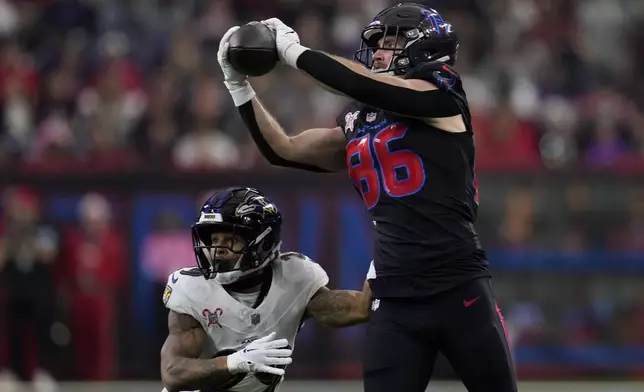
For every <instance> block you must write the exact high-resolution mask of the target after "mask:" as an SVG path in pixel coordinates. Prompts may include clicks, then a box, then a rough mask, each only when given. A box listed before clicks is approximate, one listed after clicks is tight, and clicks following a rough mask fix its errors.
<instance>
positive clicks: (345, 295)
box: [307, 290, 369, 328]
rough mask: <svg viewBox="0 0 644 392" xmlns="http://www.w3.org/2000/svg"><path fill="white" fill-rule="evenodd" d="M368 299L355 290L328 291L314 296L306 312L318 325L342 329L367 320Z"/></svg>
mask: <svg viewBox="0 0 644 392" xmlns="http://www.w3.org/2000/svg"><path fill="white" fill-rule="evenodd" d="M368 302H369V298H367V296H366V295H365V293H363V292H360V291H355V290H330V291H326V292H323V293H320V294H319V295H317V296H315V297H314V298H313V299H312V300H311V303H310V304H309V306H308V308H307V311H308V312H309V315H310V316H311V317H313V318H314V319H315V320H316V321H317V322H318V323H320V324H322V325H324V326H326V327H329V328H342V327H348V326H352V325H356V324H361V323H364V322H366V321H367V320H369V305H368Z"/></svg>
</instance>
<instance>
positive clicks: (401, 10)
mask: <svg viewBox="0 0 644 392" xmlns="http://www.w3.org/2000/svg"><path fill="white" fill-rule="evenodd" d="M383 37H384V38H385V39H383ZM387 37H398V40H400V39H403V40H404V44H402V45H401V44H400V42H399V41H398V45H396V46H395V47H387V45H386V44H387V42H386V41H387ZM361 38H362V39H361V44H360V49H359V50H358V51H357V52H356V54H355V60H356V61H358V62H359V63H361V64H363V65H364V66H365V67H367V68H369V69H371V70H372V71H373V72H387V73H389V74H391V75H398V76H401V75H404V74H406V73H407V71H408V70H409V69H410V68H413V67H415V66H417V65H419V64H422V63H427V62H444V63H447V64H449V65H453V64H454V62H455V61H456V54H457V52H458V38H457V37H456V34H455V32H454V31H453V29H452V25H451V24H449V23H447V22H446V21H445V20H444V19H443V18H442V17H441V16H440V15H439V14H438V12H436V10H434V9H430V8H425V7H424V6H422V5H419V4H411V3H401V4H397V5H395V6H392V7H389V8H386V9H385V10H383V11H382V12H381V13H380V14H378V15H376V18H375V19H374V20H373V21H372V22H371V23H370V24H369V25H368V26H367V27H366V28H365V29H364V30H363V31H362V36H361ZM383 41H384V42H383ZM383 44H384V45H383ZM387 50H389V51H393V53H392V56H391V60H390V61H389V66H388V67H386V68H384V67H378V69H374V54H375V53H376V52H378V51H387Z"/></svg>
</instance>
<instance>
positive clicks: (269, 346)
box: [264, 339, 288, 350]
mask: <svg viewBox="0 0 644 392" xmlns="http://www.w3.org/2000/svg"><path fill="white" fill-rule="evenodd" d="M286 346H288V340H286V339H277V340H273V341H272V342H268V343H266V345H265V346H264V348H265V349H268V350H270V349H272V348H282V347H286Z"/></svg>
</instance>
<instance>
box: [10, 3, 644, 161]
mask: <svg viewBox="0 0 644 392" xmlns="http://www.w3.org/2000/svg"><path fill="white" fill-rule="evenodd" d="M389 3H390V1H389V0H368V1H367V0H342V1H339V0H306V1H304V0H262V1H254V0H237V1H232V0H149V1H124V0H60V1H53V0H39V1H35V0H34V1H20V2H11V1H8V0H3V1H1V2H0V11H1V13H2V15H3V16H2V18H1V19H0V33H2V35H3V36H4V39H3V42H2V45H1V51H0V90H1V92H2V98H3V99H2V111H1V117H0V124H1V127H0V138H1V139H0V140H1V143H0V157H1V158H2V159H1V160H2V166H3V167H4V168H5V170H7V169H9V168H13V167H15V165H16V164H17V163H18V162H20V161H22V162H26V163H29V164H32V165H36V166H45V167H44V168H43V167H41V169H47V170H67V169H69V168H73V167H75V163H77V162H78V160H80V161H81V162H85V163H86V164H88V165H90V166H91V167H96V166H100V167H102V168H105V167H107V168H111V169H118V168H120V167H123V166H132V165H136V164H140V165H144V166H155V167H167V166H168V165H172V166H175V167H177V168H180V169H210V168H229V167H234V168H237V169H241V170H244V169H245V170H250V169H251V168H252V167H254V166H255V165H256V164H257V163H258V160H257V155H256V154H255V149H254V147H253V146H252V145H251V143H250V141H249V138H248V137H247V133H246V131H245V130H244V129H243V126H242V125H241V124H240V121H239V119H238V116H237V115H236V112H235V111H234V110H231V109H232V108H233V107H232V101H231V100H230V99H229V97H228V96H227V93H226V91H225V88H224V86H223V84H222V83H221V73H220V70H219V68H218V65H217V61H216V52H217V47H218V42H219V39H220V38H221V36H222V34H223V33H224V32H225V31H226V30H227V29H228V28H229V27H230V26H233V25H235V24H241V23H245V22H247V21H250V20H258V19H263V18H268V17H271V16H279V17H280V18H282V19H283V20H284V21H285V22H286V23H288V24H291V25H292V26H293V27H294V28H295V29H296V30H297V31H298V32H299V34H300V37H301V39H302V43H303V44H305V45H308V46H310V47H312V48H315V49H323V50H326V51H329V52H331V53H334V54H340V55H345V56H347V57H351V56H352V55H353V52H354V51H355V50H356V49H357V48H358V46H359V39H360V38H359V37H360V32H361V29H362V28H363V27H364V25H365V24H366V22H368V21H369V20H370V19H371V18H373V15H375V14H376V13H377V12H378V11H379V10H380V9H382V8H384V7H385V6H387V5H389ZM426 3H428V4H431V5H432V6H434V7H436V8H437V9H439V10H440V11H441V12H442V13H443V14H444V16H445V17H446V18H447V19H448V20H450V21H451V23H452V24H453V25H454V26H455V27H456V29H457V32H458V34H459V37H460V39H461V42H462V44H461V47H460V55H459V60H458V64H457V70H458V71H459V72H460V73H461V74H462V75H463V77H464V79H465V87H466V90H467V93H468V96H469V100H470V105H471V109H472V113H473V115H474V117H475V120H474V126H475V129H476V134H477V144H478V147H479V152H478V164H479V167H481V168H482V167H487V166H493V167H496V168H501V169H503V168H516V167H517V166H523V167H541V166H546V167H548V168H561V167H568V166H570V165H575V164H583V165H588V166H592V167H605V166H622V165H628V166H631V165H633V164H634V163H633V162H634V161H640V162H641V161H642V160H644V158H643V157H644V117H643V116H642V110H641V107H642V105H644V102H643V99H642V97H644V77H643V76H642V73H641V72H639V71H638V70H642V69H644V56H643V55H642V51H641V50H639V49H638V48H639V47H640V46H641V43H642V40H644V37H643V36H642V34H643V33H642V29H640V28H638V27H639V26H641V23H642V21H644V5H643V4H642V2H641V1H638V0H556V1H555V0H495V1H480V0H451V1H447V0H432V1H426ZM254 85H255V88H256V90H257V91H259V92H260V96H261V97H263V98H264V100H265V101H266V102H267V103H268V106H269V107H270V108H271V109H272V110H273V111H274V113H275V114H276V115H277V117H278V118H279V119H280V120H281V121H283V122H284V125H285V128H286V129H287V130H288V131H290V132H299V131H301V130H303V129H306V128H308V127H320V126H326V125H333V123H334V119H335V117H336V115H337V114H338V112H339V111H340V109H341V107H342V105H343V104H344V101H343V100H342V99H338V98H336V97H334V96H333V95H331V94H329V93H327V92H324V91H323V90H321V89H320V88H319V87H317V85H316V84H315V83H314V82H312V81H311V80H309V79H307V78H305V77H302V76H300V75H299V74H298V73H296V72H292V71H290V70H285V69H280V70H278V71H276V72H273V73H271V74H270V75H268V76H266V77H262V78H259V79H257V80H255V82H254ZM70 160H72V161H74V160H75V161H76V162H70ZM77 166H78V165H76V167H77ZM84 167H87V166H84Z"/></svg>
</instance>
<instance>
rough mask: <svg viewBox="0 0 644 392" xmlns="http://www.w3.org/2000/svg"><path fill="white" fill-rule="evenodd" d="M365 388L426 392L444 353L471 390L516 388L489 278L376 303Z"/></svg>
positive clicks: (367, 345) (498, 391)
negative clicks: (432, 293)
mask: <svg viewBox="0 0 644 392" xmlns="http://www.w3.org/2000/svg"><path fill="white" fill-rule="evenodd" d="M373 305H374V306H373V308H376V309H375V310H373V311H372V314H371V320H370V322H369V326H368V328H367V339H366V342H365V353H364V354H365V357H364V391H365V392H392V391H397V392H424V391H425V389H426V388H427V385H428V383H429V379H430V378H431V375H432V370H433V367H434V361H435V359H436V355H437V353H438V352H441V353H442V354H443V355H444V356H445V358H446V359H447V360H448V361H449V363H450V365H451V366H452V368H453V369H454V371H455V372H456V374H457V375H458V377H459V378H460V379H461V381H462V382H463V384H464V385H465V387H466V388H467V390H468V391H469V392H516V391H517V380H516V375H515V370H514V363H513V361H512V354H511V352H510V348H509V346H508V341H507V335H506V330H505V324H504V321H503V316H502V315H501V312H500V310H499V308H498V306H497V304H496V300H495V298H494V294H493V293H492V288H491V285H490V279H489V278H480V279H475V280H472V281H470V282H468V283H465V284H463V285H461V286H459V287H456V288H453V289H451V290H448V291H445V292H443V293H440V294H437V295H435V296H432V297H428V298H415V299H410V298H400V299H398V298H396V299H384V298H383V299H380V300H379V301H376V303H375V304H373Z"/></svg>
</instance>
